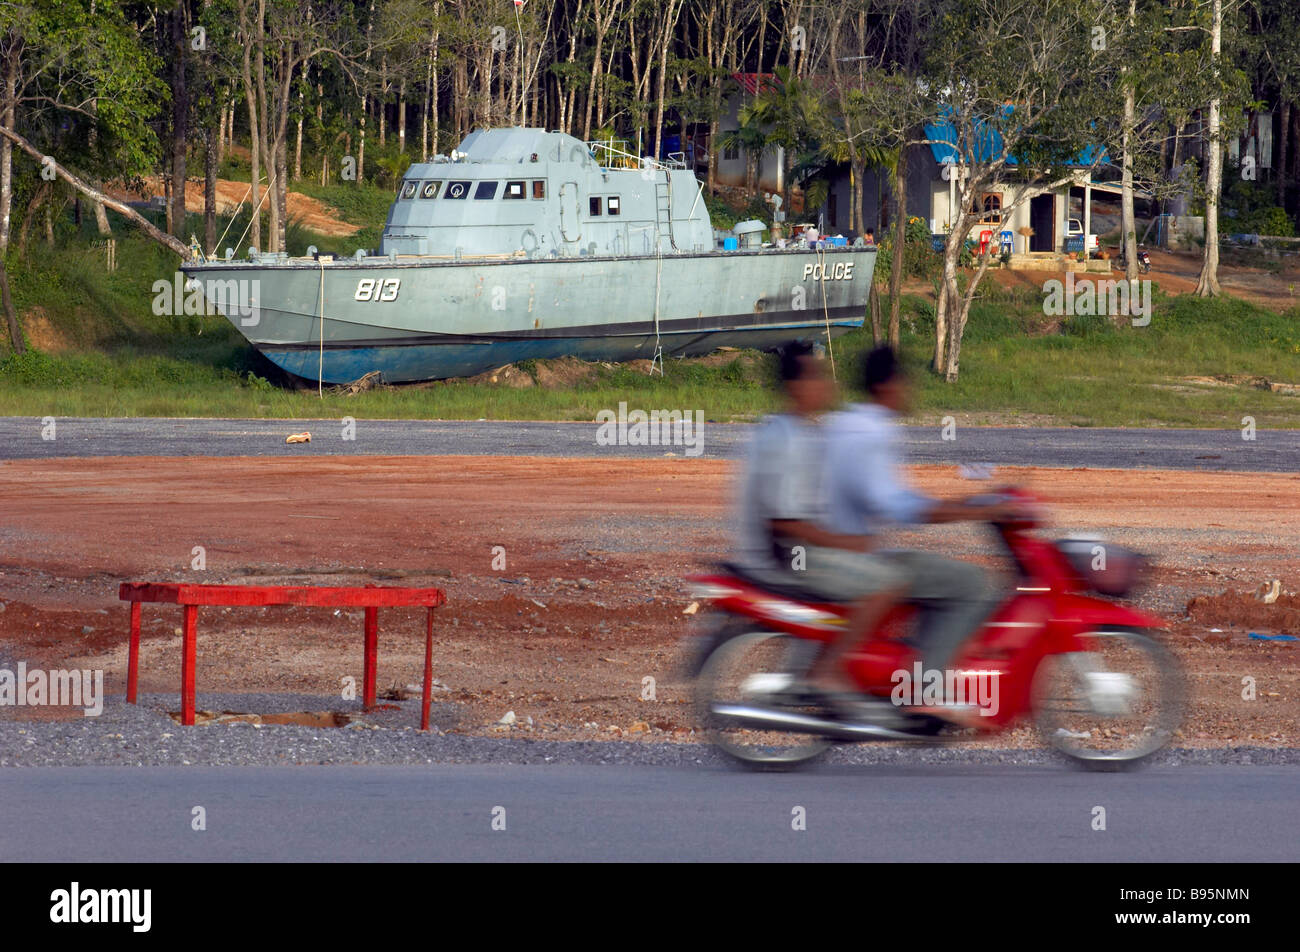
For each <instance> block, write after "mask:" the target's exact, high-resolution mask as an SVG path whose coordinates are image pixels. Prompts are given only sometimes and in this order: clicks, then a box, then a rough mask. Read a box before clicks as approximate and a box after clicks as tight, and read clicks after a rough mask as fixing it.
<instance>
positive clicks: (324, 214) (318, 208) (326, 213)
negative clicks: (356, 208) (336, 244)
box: [106, 176, 360, 238]
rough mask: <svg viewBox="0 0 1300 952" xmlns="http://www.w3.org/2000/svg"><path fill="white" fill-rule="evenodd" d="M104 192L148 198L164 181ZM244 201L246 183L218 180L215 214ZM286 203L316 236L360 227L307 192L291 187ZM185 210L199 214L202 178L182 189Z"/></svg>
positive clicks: (344, 233) (122, 197)
mask: <svg viewBox="0 0 1300 952" xmlns="http://www.w3.org/2000/svg"><path fill="white" fill-rule="evenodd" d="M106 191H107V192H108V194H109V195H111V196H112V197H113V198H116V199H119V200H121V201H127V202H139V201H148V200H149V199H151V198H153V197H154V196H156V195H162V194H163V181H162V177H161V176H151V177H149V178H147V179H145V185H144V188H143V189H141V190H140V191H138V192H133V191H130V190H128V189H124V188H109V189H107V190H106ZM258 194H259V196H260V195H261V194H262V192H259V193H258ZM267 201H270V199H267ZM245 202H248V203H249V204H251V202H252V196H251V194H250V189H249V184H248V183H247V182H232V181H230V180H229V179H217V214H219V215H229V214H231V213H233V212H234V211H235V209H236V208H238V207H239V206H240V205H241V204H243V203H245ZM285 202H286V205H287V207H288V211H289V218H290V219H297V220H299V221H301V222H302V224H303V227H305V228H308V229H310V230H311V231H314V232H316V233H317V234H318V235H328V236H329V237H332V238H334V237H338V238H345V237H347V236H348V235H351V234H354V233H355V232H357V231H359V230H360V226H359V225H353V224H349V223H348V222H345V221H344V220H343V219H342V218H340V217H339V216H338V212H336V211H335V210H334V209H333V208H331V207H330V206H329V205H326V204H325V203H324V202H322V201H320V200H319V199H316V198H312V197H311V196H310V195H303V194H302V193H301V192H295V191H292V190H290V192H289V194H288V197H287V198H286V199H285ZM262 208H263V210H265V208H266V203H265V202H264V203H263V205H262ZM185 210H186V211H187V212H190V213H192V214H196V215H201V214H202V213H203V181H202V179H198V180H192V181H188V182H187V184H186V188H185Z"/></svg>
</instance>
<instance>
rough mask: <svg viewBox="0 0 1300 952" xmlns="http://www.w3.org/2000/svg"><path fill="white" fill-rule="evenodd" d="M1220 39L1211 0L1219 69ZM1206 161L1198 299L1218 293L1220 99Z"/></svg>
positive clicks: (1217, 0)
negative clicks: (1203, 242) (1202, 254)
mask: <svg viewBox="0 0 1300 952" xmlns="http://www.w3.org/2000/svg"><path fill="white" fill-rule="evenodd" d="M1222 37H1223V0H1214V25H1213V28H1212V31H1211V33H1210V56H1211V59H1212V60H1213V62H1214V64H1215V68H1216V69H1217V68H1218V63H1219V53H1220V49H1221V44H1222ZM1209 150H1210V156H1209V161H1208V162H1207V163H1206V180H1205V257H1204V260H1203V263H1202V265H1201V276H1200V279H1199V280H1198V281H1197V282H1196V293H1197V295H1198V296H1199V297H1215V296H1217V295H1218V294H1219V293H1220V292H1219V192H1220V191H1221V190H1222V188H1223V143H1222V142H1220V141H1219V99H1218V97H1217V96H1216V97H1215V98H1214V99H1211V100H1210V127H1209Z"/></svg>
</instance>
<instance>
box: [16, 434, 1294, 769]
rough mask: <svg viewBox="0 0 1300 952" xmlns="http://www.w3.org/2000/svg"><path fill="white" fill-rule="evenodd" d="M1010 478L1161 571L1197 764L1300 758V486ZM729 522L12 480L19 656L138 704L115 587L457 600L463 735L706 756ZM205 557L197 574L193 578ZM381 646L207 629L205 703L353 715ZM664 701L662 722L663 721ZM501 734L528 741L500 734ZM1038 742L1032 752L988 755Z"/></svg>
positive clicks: (948, 548)
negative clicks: (358, 684) (349, 706)
mask: <svg viewBox="0 0 1300 952" xmlns="http://www.w3.org/2000/svg"><path fill="white" fill-rule="evenodd" d="M915 472H916V474H917V477H918V479H919V482H920V484H921V486H922V487H923V488H925V489H927V490H930V491H933V492H936V493H940V494H951V495H956V494H957V493H959V492H962V491H965V490H968V488H969V486H968V484H963V483H962V482H961V481H960V480H958V479H957V478H956V477H955V475H954V472H953V470H952V468H951V467H934V466H928V467H918V468H917V469H916V471H915ZM1005 475H1006V476H1007V478H1008V479H1016V480H1019V481H1022V482H1024V483H1027V484H1028V485H1029V486H1030V487H1031V488H1033V489H1034V490H1036V491H1038V492H1039V493H1041V494H1042V495H1044V496H1045V497H1047V498H1048V499H1049V500H1051V501H1052V502H1053V504H1054V506H1055V509H1054V513H1055V518H1056V523H1057V525H1058V530H1059V531H1060V532H1062V533H1064V532H1065V531H1066V530H1077V529H1093V530H1099V531H1101V532H1102V533H1103V534H1104V535H1105V536H1107V537H1110V538H1113V539H1114V540H1115V541H1117V542H1121V543H1126V544H1129V545H1132V546H1134V547H1136V548H1138V549H1140V550H1142V551H1145V552H1147V553H1150V554H1151V555H1152V556H1153V557H1154V559H1155V562H1156V564H1157V569H1156V571H1155V572H1154V575H1153V578H1152V584H1151V585H1150V587H1149V588H1148V589H1147V590H1146V591H1145V592H1144V593H1143V594H1142V595H1141V596H1140V597H1139V598H1138V599H1137V603H1138V604H1139V605H1140V606H1141V607H1144V608H1146V609H1149V610H1152V611H1155V612H1157V613H1160V614H1162V615H1163V616H1164V617H1166V618H1168V619H1170V621H1171V624H1172V633H1171V635H1170V637H1171V640H1172V643H1173V645H1174V647H1175V650H1176V651H1177V654H1178V656H1179V658H1180V660H1181V661H1182V663H1183V665H1184V667H1185V668H1186V670H1187V672H1188V676H1189V681H1190V684H1191V688H1192V692H1191V693H1192V708H1191V716H1190V718H1189V720H1188V722H1187V723H1186V725H1185V727H1184V731H1183V737H1182V738H1180V741H1179V742H1180V743H1183V744H1188V745H1192V746H1196V745H1223V744H1265V745H1269V744H1272V745H1284V746H1297V745H1300V730H1298V729H1297V726H1296V725H1297V724H1298V723H1300V647H1297V645H1296V643H1293V642H1285V641H1266V640H1258V639H1252V638H1251V637H1250V634H1251V632H1255V633H1256V634H1295V635H1300V618H1298V617H1297V616H1298V615H1300V599H1298V598H1297V596H1296V594H1295V590H1296V589H1297V588H1300V476H1295V475H1250V474H1222V473H1212V474H1211V473H1190V472H1161V471H1137V472H1115V471H1104V470H1048V469H1024V470H1020V471H1016V472H1011V471H1008V472H1007V473H1006V474H1005ZM730 504H731V496H730V468H729V466H728V465H727V464H725V463H722V462H719V461H714V460H689V459H685V458H674V459H663V460H624V459H600V460H593V459H580V460H561V459H538V458H481V457H474V458H469V457H431V458H429V457H420V458H415V457H392V458H387V457H356V458H324V459H308V460H296V459H268V458H239V459H154V458H138V459H107V460H96V459H73V460H55V461H35V460H32V461H13V462H6V463H3V464H0V507H2V508H3V511H4V512H5V514H6V516H5V519H4V520H3V524H2V525H0V603H3V606H4V609H3V611H0V655H5V656H6V657H7V662H8V663H15V662H16V661H18V660H23V661H26V662H27V663H28V665H29V666H32V667H45V668H52V667H73V666H76V667H87V668H102V669H104V671H105V678H106V685H107V688H108V690H109V692H110V693H118V694H120V693H122V691H123V690H124V678H125V665H126V636H127V612H126V609H125V608H124V607H123V605H122V604H121V603H120V602H118V601H117V597H116V595H117V586H118V584H119V583H120V582H121V581H125V580H136V579H150V580H163V579H171V580H195V581H210V582H218V581H230V582H256V581H262V582H266V583H276V582H284V583H298V584H325V585H340V584H365V583H368V582H372V581H376V582H379V583H381V584H408V585H438V586H443V587H445V588H446V590H447V592H448V596H449V602H448V604H447V606H446V607H445V608H444V609H441V610H440V611H439V616H438V617H439V622H440V627H439V629H438V631H437V644H436V650H435V657H434V675H435V677H436V678H437V679H438V680H439V682H440V683H441V685H442V688H441V689H440V691H439V694H438V700H440V701H443V702H449V703H450V704H451V705H452V706H454V709H455V710H456V711H458V712H459V713H458V715H457V717H456V719H455V723H456V724H457V725H458V726H457V728H456V729H458V730H462V731H465V732H468V733H478V732H491V731H501V730H510V731H524V732H527V733H529V734H530V735H531V736H538V737H547V738H551V739H574V738H592V737H602V738H618V737H622V738H628V739H631V738H645V737H658V738H661V739H662V738H665V737H673V738H677V739H681V738H688V737H690V736H691V734H690V731H691V728H692V727H693V726H694V719H693V717H692V715H691V712H690V707H689V701H690V691H689V685H688V684H687V683H686V681H685V680H684V679H683V677H682V674H681V672H680V669H679V666H678V662H679V660H680V655H679V645H680V642H681V639H682V637H683V636H684V635H686V634H688V633H689V632H690V631H691V629H692V626H693V625H695V624H698V620H697V619H698V616H693V615H686V614H683V611H684V609H686V608H687V607H688V605H689V602H690V599H689V597H688V596H686V594H685V593H684V591H683V586H682V584H681V580H682V578H683V577H684V576H685V575H687V574H689V573H691V572H692V571H695V570H697V569H699V568H701V567H702V566H705V565H707V564H708V563H709V561H710V560H711V559H713V558H715V557H717V556H721V555H723V554H725V551H726V549H727V522H728V512H729V508H730ZM900 541H903V542H905V543H907V544H915V545H919V546H922V547H933V548H936V549H940V550H942V551H945V552H947V553H949V554H952V555H954V556H957V557H962V558H971V559H973V560H975V561H978V562H981V563H982V564H984V565H986V566H988V567H989V568H990V569H993V570H997V569H998V568H999V565H1000V563H999V557H998V555H997V552H996V550H995V549H994V548H993V546H992V545H991V544H990V540H989V539H988V538H987V537H986V536H985V535H984V533H983V531H982V530H980V529H979V528H977V527H956V526H943V527H931V528H930V529H927V530H924V531H922V532H918V533H915V534H912V535H910V536H907V537H904V538H903V539H901V540H900ZM196 546H198V547H202V552H203V556H204V564H205V568H203V569H202V570H196V569H194V568H192V565H193V564H194V559H195V551H196V550H195V547H196ZM497 547H500V549H498V548H497ZM501 559H504V564H502V562H501ZM353 570H356V571H355V572H354V571H353ZM1275 578H1276V579H1279V580H1280V586H1279V588H1280V597H1279V598H1278V600H1277V601H1276V602H1274V603H1273V604H1271V605H1266V604H1264V603H1263V602H1259V601H1256V600H1255V598H1254V596H1253V594H1251V593H1253V592H1254V591H1255V589H1256V588H1257V587H1258V586H1260V585H1261V583H1267V582H1269V581H1270V580H1272V579H1275ZM1225 593H1235V594H1225ZM144 618H145V625H144V638H143V647H142V658H141V690H142V691H145V692H155V691H156V692H174V691H176V690H177V687H178V674H177V672H178V668H179V637H178V635H179V631H178V628H177V626H178V625H179V611H178V610H177V609H175V608H174V607H167V606H148V607H146V608H145V609H144ZM380 626H381V633H380V658H379V683H380V686H381V688H382V687H387V688H391V689H395V690H397V691H399V692H400V691H402V690H404V689H405V687H406V685H408V684H412V683H415V682H417V681H418V680H419V678H420V674H421V671H422V665H423V637H422V631H423V626H422V623H421V619H420V617H418V615H417V614H416V613H413V612H404V611H386V612H383V613H381V618H380ZM361 628H362V625H361V614H360V612H350V611H339V612H335V611H333V610H331V609H293V608H272V609H264V610H257V609H233V610H221V609H203V610H201V611H200V635H199V652H198V686H199V691H200V694H202V692H203V691H205V690H208V691H284V692H296V693H316V694H318V695H320V696H321V697H322V698H323V699H328V698H330V697H337V696H338V694H339V685H340V681H341V679H342V678H344V677H349V676H350V677H354V678H355V677H359V676H360V673H361V671H360V669H361ZM1215 629H1218V630H1217V631H1216V630H1215ZM1245 677H1251V678H1254V679H1255V681H1256V683H1257V685H1258V696H1257V698H1256V699H1255V700H1253V701H1247V700H1244V699H1243V698H1242V679H1243V678H1245ZM646 678H653V679H654V680H653V684H654V691H653V693H654V699H653V700H648V699H643V694H644V693H645V686H646V684H647V682H646V680H645V679H646ZM15 710H16V709H13V708H9V709H6V710H5V712H0V713H3V716H15V715H14V711H15ZM23 710H24V712H27V713H25V714H24V716H29V715H30V711H31V710H32V709H23ZM507 711H513V712H514V713H515V715H516V719H517V720H516V723H515V725H514V726H513V727H509V728H505V727H497V726H496V723H497V721H498V720H499V719H500V718H501V717H502V716H503V715H505V714H506V712H507ZM45 716H55V715H45ZM530 718H531V723H530V722H529V720H528V719H530ZM205 729H221V728H217V727H213V728H205ZM1033 742H1034V739H1033V736H1032V735H1031V734H1030V733H1029V732H1028V731H1025V730H1021V731H1017V732H1015V733H1013V734H1011V735H1010V736H1009V737H1007V736H1003V737H998V738H994V739H993V740H992V741H989V743H991V744H994V745H1005V744H1007V743H1011V744H1030V743H1033Z"/></svg>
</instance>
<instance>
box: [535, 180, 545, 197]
mask: <svg viewBox="0 0 1300 952" xmlns="http://www.w3.org/2000/svg"><path fill="white" fill-rule="evenodd" d="M545 197H546V180H545V179H533V198H545Z"/></svg>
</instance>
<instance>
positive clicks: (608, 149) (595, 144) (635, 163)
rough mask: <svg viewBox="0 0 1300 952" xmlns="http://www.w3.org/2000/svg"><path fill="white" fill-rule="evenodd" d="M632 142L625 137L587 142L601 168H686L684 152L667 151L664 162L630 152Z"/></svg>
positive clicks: (659, 170)
mask: <svg viewBox="0 0 1300 952" xmlns="http://www.w3.org/2000/svg"><path fill="white" fill-rule="evenodd" d="M631 147H632V143H631V142H629V141H628V140H627V139H593V140H591V141H589V142H588V143H587V148H588V149H589V150H590V151H591V155H592V158H594V159H595V160H596V163H597V164H598V165H599V166H600V167H601V168H603V169H643V168H645V169H653V170H654V171H656V172H664V171H667V170H669V169H684V168H686V154H685V153H683V152H672V153H669V155H668V158H667V160H666V161H664V162H658V161H656V160H655V159H652V158H650V156H648V155H645V156H637V155H635V154H633V153H632V152H630V151H629V150H630V149H631Z"/></svg>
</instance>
